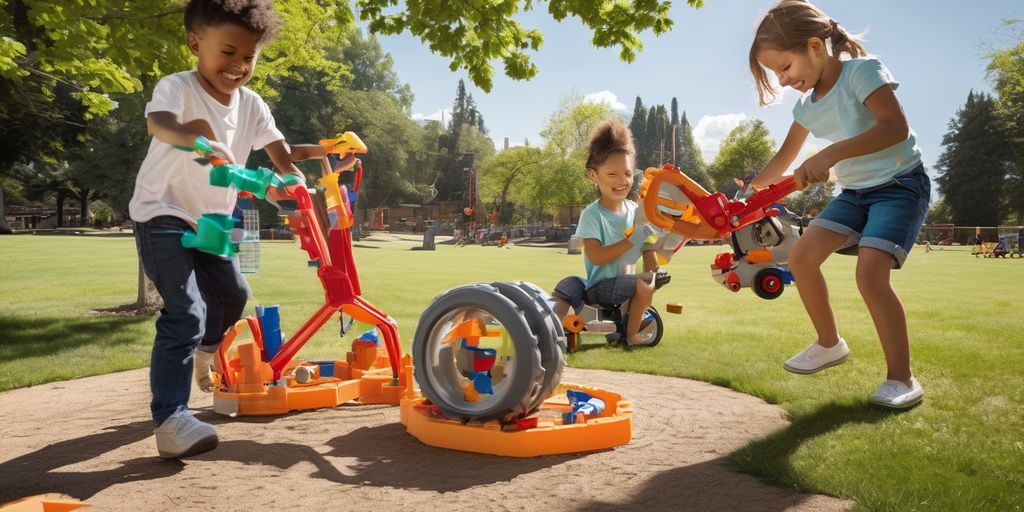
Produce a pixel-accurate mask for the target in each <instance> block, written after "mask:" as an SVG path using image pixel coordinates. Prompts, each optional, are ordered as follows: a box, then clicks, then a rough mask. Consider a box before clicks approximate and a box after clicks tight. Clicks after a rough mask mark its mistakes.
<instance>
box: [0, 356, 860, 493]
mask: <svg viewBox="0 0 1024 512" xmlns="http://www.w3.org/2000/svg"><path fill="white" fill-rule="evenodd" d="M565 380H566V381H567V382H576V383H580V384H587V385H594V386H598V387H606V388H608V389H612V390H616V391H619V392H621V393H623V394H624V395H625V396H626V397H628V398H629V399H631V400H632V401H633V403H634V407H635V411H636V412H635V414H636V416H635V421H634V435H633V441H632V442H631V443H630V444H628V445H626V446H622V447H619V448H616V449H613V450H607V451H604V452H598V453H590V454H579V455H566V456H547V457H537V458H533V459H510V458H499V457H492V456H484V455H477V454H470V453H461V452H455V451H448V450H442V449H438V448H433V447H430V446H426V445H423V444H421V443H420V442H419V441H417V440H416V439H415V438H414V437H412V436H410V435H408V434H406V433H405V430H404V429H403V427H402V425H401V424H400V423H399V419H398V408H397V407H390V406H344V407H339V408H335V409H329V410H318V411H310V412H305V413H300V414H292V415H289V416H285V417H278V418H255V419H254V418H243V419H234V420H232V419H228V418H223V417H221V416H217V415H214V414H213V413H212V412H209V405H210V403H211V399H210V397H209V395H201V394H200V393H199V392H198V391H197V390H193V402H192V405H193V407H195V408H197V409H199V410H200V411H201V412H199V413H198V415H199V417H200V418H202V419H204V420H205V421H210V422H213V423H215V424H217V425H218V428H219V430H220V437H221V444H220V446H219V447H218V448H217V449H216V450H214V451H213V452H210V453H208V454H204V455H201V456H199V457H195V458H192V459H187V460H184V461H173V460H172V461H164V460H161V459H159V458H157V457H156V448H155V444H154V441H153V438H152V428H153V426H152V424H151V422H150V421H149V408H148V401H149V391H148V370H134V371H129V372H123V373H117V374H112V375H104V376H99V377H89V378H84V379H80V380H75V381H67V382H57V383H52V384H46V385H42V386H35V387H32V388H26V389H18V390H14V391H10V392H7V393H2V394H0V433H2V434H0V436H2V437H0V439H2V441H0V503H4V502H7V501H10V500H13V499H16V498H19V497H23V496H29V495H34V494H40V493H44V492H58V493H64V494H68V495H71V496H73V497H75V498H78V499H82V500H86V501H87V502H88V503H89V504H90V505H92V506H93V508H92V510H138V511H145V510H174V509H189V510H244V511H247V512H251V511H257V510H272V509H273V510H296V511H312V510H327V509H329V508H331V509H334V510H356V509H364V510H431V511H437V510H466V511H469V510H481V511H483V510H487V511H491V510H524V511H526V510H528V511H562V510H582V511H599V510H644V511H645V512H650V511H660V510H700V511H733V510H755V511H782V510H814V511H826V510H828V511H832V510H843V509H845V508H848V507H849V506H851V505H852V503H851V502H849V501H843V500H838V499H835V498H831V497H828V496H818V495H810V494H801V493H798V492H795V491H793V490H790V489H781V488H778V487H773V486H770V485H767V484H764V483H762V482H760V481H759V480H758V479H756V478H754V477H751V476H749V475H745V474H741V473H738V472H736V471H734V470H732V469H731V468H730V467H729V466H728V464H727V461H726V460H725V457H726V455H727V454H728V453H729V452H731V451H733V450H735V449H737V448H739V447H741V446H743V445H744V444H745V443H747V442H749V441H750V440H752V439H754V438H756V437H759V436H762V435H765V434H767V433H769V432H771V431H774V430H778V429H780V428H784V427H785V426H786V424H787V423H786V421H785V420H784V419H783V417H782V410H781V409H780V408H778V407H776V406H772V405H768V404H766V403H764V402H762V401H761V400H759V399H757V398H754V397H751V396H747V395H743V394H740V393H736V392H733V391H730V390H728V389H725V388H721V387H716V386H712V385H710V384H705V383H701V382H695V381H689V380H683V379H674V378H668V377H655V376H649V375H638V374H629V373H614V372H604V371H593V370H578V369H571V368H570V369H566V373H565ZM665 404H674V405H677V406H678V407H674V408H668V407H664V405H665ZM371 507H372V508H371Z"/></svg>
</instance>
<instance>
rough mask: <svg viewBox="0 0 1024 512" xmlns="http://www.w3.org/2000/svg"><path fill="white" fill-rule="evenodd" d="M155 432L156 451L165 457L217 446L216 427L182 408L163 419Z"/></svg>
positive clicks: (189, 455)
mask: <svg viewBox="0 0 1024 512" xmlns="http://www.w3.org/2000/svg"><path fill="white" fill-rule="evenodd" d="M153 433H154V434H156V451H157V452H158V453H159V454H160V456H161V457H163V458H165V459H174V458H178V457H191V456H193V455H199V454H200V453H206V452H208V451H210V450H212V449H214V448H216V447H217V442H218V439H217V429H215V428H213V425H210V424H208V423H203V422H201V421H199V420H197V419H196V418H195V416H192V412H191V411H189V410H188V409H182V410H180V411H178V412H176V413H174V414H172V415H171V416H170V417H169V418H167V419H166V420H164V422H163V423H161V424H160V426H159V427H157V428H156V429H155V430H153Z"/></svg>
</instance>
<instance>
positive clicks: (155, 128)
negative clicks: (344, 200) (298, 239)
mask: <svg viewBox="0 0 1024 512" xmlns="http://www.w3.org/2000/svg"><path fill="white" fill-rule="evenodd" d="M280 25H281V21H280V19H279V18H278V16H277V14H275V13H274V11H273V8H272V2H271V0H234V1H229V0H192V1H191V2H189V3H188V5H187V6H186V7H185V29H186V32H187V34H188V35H187V45H188V49H189V50H190V51H191V52H192V54H193V55H195V56H196V58H197V62H196V69H195V70H192V71H183V72H180V73H174V74H171V75H168V76H165V77H164V78H163V79H161V80H160V81H159V82H158V83H157V84H156V87H155V88H154V89H153V98H152V99H151V100H150V102H149V103H148V104H146V125H147V127H148V128H149V133H150V134H151V135H152V136H153V140H152V141H151V142H150V145H149V153H147V155H146V158H145V160H144V161H143V162H142V167H141V168H140V169H139V174H138V177H137V178H136V180H135V191H134V193H133V194H132V199H131V202H130V203H129V212H130V213H131V218H132V220H134V221H135V242H136V246H137V248H138V251H139V257H140V258H141V259H142V266H143V269H144V270H145V272H146V275H147V276H149V278H150V279H152V280H153V283H154V284H155V285H156V288H157V291H158V292H159V293H160V297H161V298H163V302H164V308H163V309H162V310H161V314H160V316H159V317H157V320H156V339H155V340H154V342H153V354H152V358H151V360H150V370H149V382H150V389H151V391H152V393H153V400H152V402H151V403H150V409H151V410H152V414H153V420H154V421H155V422H156V424H157V428H156V430H155V431H154V433H155V434H156V447H157V452H158V453H159V454H160V456H161V457H186V456H190V455H196V454H199V453H203V452H206V451H209V450H212V449H213V448H215V447H216V446H217V443H218V438H217V431H216V429H214V428H213V426H211V425H209V424H206V423H203V422H201V421H199V420H197V419H196V418H195V417H193V416H192V414H191V413H190V412H189V409H188V399H189V394H190V388H191V382H190V381H191V378H192V375H193V374H194V375H195V378H196V380H197V382H198V383H199V386H200V388H202V389H204V390H205V391H210V390H211V389H212V383H211V381H210V363H211V362H212V361H213V354H214V352H216V350H217V347H218V346H219V344H220V341H221V337H222V335H223V334H224V332H225V331H226V330H227V329H228V328H229V327H231V326H232V325H234V323H235V322H236V321H237V320H238V319H239V318H240V317H241V315H242V311H243V309H244V308H245V303H246V301H247V300H248V296H249V287H248V285H247V284H246V282H245V278H243V277H242V274H241V272H240V268H239V263H238V258H237V257H230V258H227V257H221V256H216V255H212V254H208V253H205V252H200V251H197V250H195V249H188V248H185V247H184V246H182V245H181V236H182V234H183V233H184V232H185V231H188V230H191V229H195V227H196V223H197V220H198V219H199V217H200V216H201V215H203V214H206V213H224V214H230V213H231V212H232V210H233V209H234V206H235V200H236V195H237V190H235V189H234V188H233V187H232V188H220V187H214V186H211V185H210V181H209V180H210V178H209V169H208V168H205V167H204V166H202V165H199V164H198V163H196V162H194V161H193V160H192V159H193V158H195V154H193V153H190V152H186V151H181V150H180V149H176V148H175V146H180V147H184V148H195V149H204V150H209V151H212V152H213V154H215V155H216V156H218V157H220V158H222V159H224V160H227V161H228V162H238V163H242V164H244V163H245V161H246V159H247V158H248V156H249V152H250V151H251V150H252V149H254V148H264V149H265V150H266V152H267V155H268V156H270V159H271V160H272V161H273V162H274V164H275V165H276V166H277V167H278V168H279V169H284V170H287V171H290V172H292V173H294V174H296V175H297V176H299V177H300V179H301V173H300V172H299V171H298V169H297V168H295V166H294V165H292V161H293V160H301V159H304V158H307V157H312V156H322V154H323V151H322V149H321V148H319V146H316V147H309V148H305V149H302V150H301V153H302V154H300V151H299V150H298V149H297V150H296V151H292V150H291V149H290V148H289V147H288V145H287V144H286V143H285V140H284V136H283V135H282V134H281V132H280V131H279V130H278V129H277V127H276V126H275V124H274V118H273V116H272V115H271V114H270V109H269V108H268V107H267V104H266V103H264V101H263V99H261V98H260V97H259V95H257V94H256V93H254V92H252V91H251V90H249V89H247V88H245V87H244V85H245V84H246V83H247V82H248V81H249V79H251V78H252V74H253V70H254V68H255V67H256V59H257V57H258V56H259V52H260V49H261V48H262V47H263V45H264V44H265V43H266V42H267V41H269V40H270V39H271V38H272V37H273V36H274V34H275V32H276V31H277V29H278V27H279V26H280ZM318 152H319V154H317V153H318ZM236 156H238V157H240V158H237V159H236ZM193 360H194V364H193ZM193 367H194V370H193Z"/></svg>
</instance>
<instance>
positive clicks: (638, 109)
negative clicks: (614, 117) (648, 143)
mask: <svg viewBox="0 0 1024 512" xmlns="http://www.w3.org/2000/svg"><path fill="white" fill-rule="evenodd" d="M629 131H630V132H632V134H633V144H634V146H636V149H637V152H638V153H639V150H640V144H641V143H642V142H643V141H645V140H647V109H645V108H644V102H643V100H641V99H640V96H637V97H636V103H635V104H634V105H633V118H632V119H631V120H630V121H629ZM636 165H637V167H640V168H641V169H643V167H642V166H641V165H640V161H639V158H638V159H637V164H636Z"/></svg>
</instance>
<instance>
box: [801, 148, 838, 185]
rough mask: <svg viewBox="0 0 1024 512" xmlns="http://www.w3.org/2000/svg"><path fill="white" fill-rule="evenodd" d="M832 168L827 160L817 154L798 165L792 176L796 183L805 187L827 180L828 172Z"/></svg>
mask: <svg viewBox="0 0 1024 512" xmlns="http://www.w3.org/2000/svg"><path fill="white" fill-rule="evenodd" d="M831 168H832V162H829V161H828V159H827V158H825V156H824V155H822V154H821V153H818V154H816V155H814V156H812V157H810V158H808V159H807V160H804V163H802V164H800V167H797V168H796V170H795V171H793V176H794V177H796V181H797V182H798V183H801V184H804V185H807V184H810V183H820V182H822V181H826V180H828V171H829V169H831Z"/></svg>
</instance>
